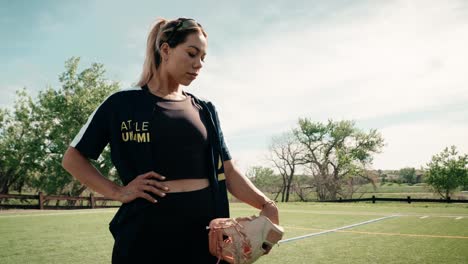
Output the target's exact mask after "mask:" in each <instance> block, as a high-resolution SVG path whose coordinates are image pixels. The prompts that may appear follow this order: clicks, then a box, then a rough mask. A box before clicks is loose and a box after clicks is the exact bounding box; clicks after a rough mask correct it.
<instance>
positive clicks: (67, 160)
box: [62, 147, 169, 203]
mask: <svg viewBox="0 0 468 264" xmlns="http://www.w3.org/2000/svg"><path fill="white" fill-rule="evenodd" d="M62 166H63V168H64V169H65V170H67V171H68V172H69V173H70V174H71V175H73V177H75V178H76V179H78V180H79V181H80V182H81V183H82V184H83V185H85V186H86V187H89V188H91V189H93V190H94V191H96V192H98V193H100V194H102V195H104V196H105V197H108V198H111V199H113V200H117V201H120V202H122V203H128V202H131V201H133V200H135V199H136V198H138V197H140V198H144V199H146V200H148V201H150V202H154V203H155V202H157V201H156V200H155V199H154V198H153V197H152V196H151V195H149V193H147V192H152V193H154V194H156V195H159V196H161V197H164V196H165V195H166V194H165V192H166V191H169V188H167V186H165V185H164V184H163V183H161V182H158V181H155V180H153V179H156V180H164V179H165V177H164V176H162V175H160V174H158V173H156V172H154V171H149V172H147V173H144V174H141V175H138V176H137V177H135V179H133V180H132V181H131V182H130V183H129V184H127V185H125V186H120V185H118V184H115V183H114V182H112V181H110V180H109V179H107V178H105V177H104V176H102V174H101V173H100V172H99V171H98V170H97V169H96V168H95V167H94V166H93V165H92V164H91V163H90V162H89V160H88V159H87V158H86V157H84V156H83V155H82V154H81V153H80V152H79V151H78V150H77V149H75V148H73V147H69V148H68V149H67V151H66V152H65V154H64V155H63V160H62ZM146 191H147V192H146Z"/></svg>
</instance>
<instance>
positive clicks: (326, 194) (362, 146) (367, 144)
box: [294, 118, 383, 201]
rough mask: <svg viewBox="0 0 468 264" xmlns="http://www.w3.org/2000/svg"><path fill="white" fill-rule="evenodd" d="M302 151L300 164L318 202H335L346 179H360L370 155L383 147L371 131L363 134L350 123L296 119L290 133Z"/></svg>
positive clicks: (370, 161) (378, 136)
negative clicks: (296, 126) (308, 175)
mask: <svg viewBox="0 0 468 264" xmlns="http://www.w3.org/2000/svg"><path fill="white" fill-rule="evenodd" d="M294 135H295V136H296V138H297V140H298V142H300V144H301V145H302V147H303V149H304V150H305V152H304V154H303V155H302V162H303V163H304V164H307V168H308V169H309V170H310V173H311V174H312V177H313V178H314V181H315V187H316V192H317V198H318V199H319V200H322V201H323V200H329V199H331V200H335V199H336V198H337V196H338V195H339V194H340V193H341V194H343V186H344V185H345V184H349V182H348V183H347V180H348V179H349V178H350V177H364V176H365V175H366V174H365V170H366V166H367V165H369V164H371V163H372V159H373V156H372V155H373V154H374V153H378V152H379V151H380V149H381V148H382V146H383V138H382V137H381V135H380V134H379V133H378V132H377V131H376V130H374V129H372V130H370V132H369V133H365V132H363V131H361V130H360V129H358V128H356V127H355V124H354V122H353V121H339V122H334V121H333V120H329V121H328V123H326V124H323V123H320V122H312V121H310V120H309V119H307V118H303V119H299V128H297V129H295V130H294Z"/></svg>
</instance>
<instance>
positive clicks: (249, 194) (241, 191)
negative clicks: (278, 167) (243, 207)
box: [224, 161, 270, 209]
mask: <svg viewBox="0 0 468 264" xmlns="http://www.w3.org/2000/svg"><path fill="white" fill-rule="evenodd" d="M224 164H225V165H224V170H225V174H226V184H227V188H228V190H229V192H230V193H231V194H232V195H234V196H235V197H236V198H237V199H239V200H241V201H242V202H244V203H247V204H249V205H251V206H253V207H255V208H257V209H262V207H263V206H264V205H265V203H266V202H267V201H270V199H269V198H268V197H267V196H266V195H265V194H263V193H262V191H260V190H259V189H258V188H257V187H255V185H254V184H253V183H252V182H251V181H250V180H249V179H248V178H247V177H246V176H244V175H243V174H242V173H241V172H240V171H239V169H237V167H236V166H234V165H233V164H232V163H231V161H226V162H225V163H224Z"/></svg>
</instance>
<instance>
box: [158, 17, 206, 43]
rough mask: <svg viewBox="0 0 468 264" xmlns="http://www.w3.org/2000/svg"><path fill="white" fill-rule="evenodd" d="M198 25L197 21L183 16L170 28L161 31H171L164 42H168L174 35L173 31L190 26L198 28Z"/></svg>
mask: <svg viewBox="0 0 468 264" xmlns="http://www.w3.org/2000/svg"><path fill="white" fill-rule="evenodd" d="M198 27H200V26H199V25H198V23H197V22H196V21H195V20H194V19H191V18H184V19H179V21H178V22H177V24H176V25H175V26H174V27H173V28H170V29H166V30H164V31H163V32H167V31H169V30H170V31H171V34H170V35H169V36H168V37H167V40H166V42H169V41H170V40H171V39H172V38H173V37H174V35H175V33H176V32H177V31H179V30H184V29H191V28H198Z"/></svg>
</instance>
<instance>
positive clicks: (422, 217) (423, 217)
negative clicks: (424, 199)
mask: <svg viewBox="0 0 468 264" xmlns="http://www.w3.org/2000/svg"><path fill="white" fill-rule="evenodd" d="M428 217H429V216H427V215H425V216H421V217H419V219H425V218H428Z"/></svg>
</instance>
